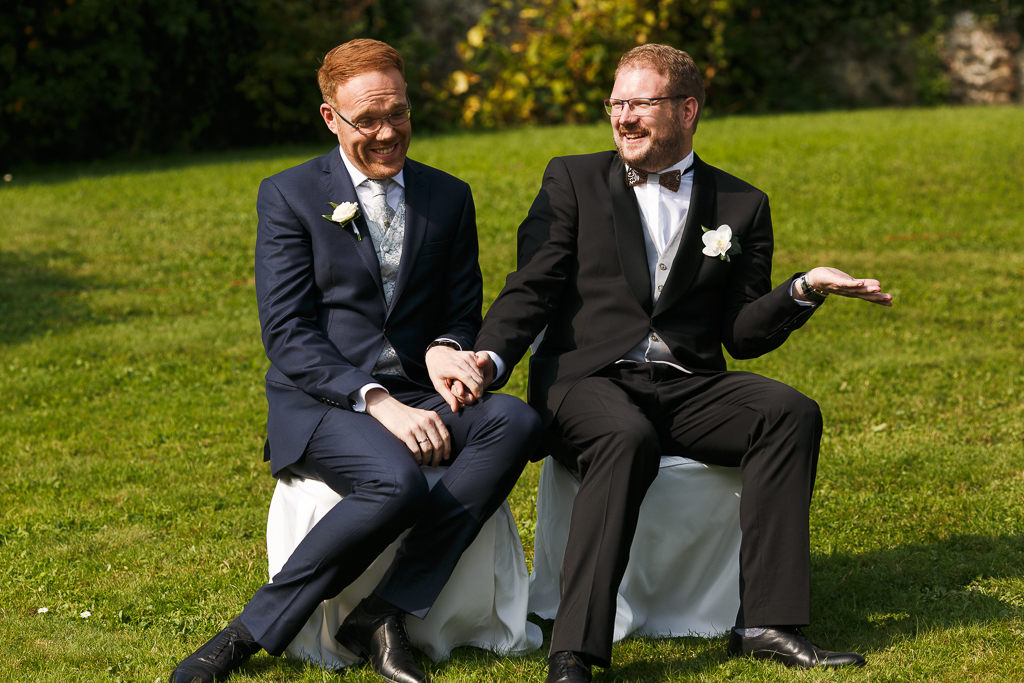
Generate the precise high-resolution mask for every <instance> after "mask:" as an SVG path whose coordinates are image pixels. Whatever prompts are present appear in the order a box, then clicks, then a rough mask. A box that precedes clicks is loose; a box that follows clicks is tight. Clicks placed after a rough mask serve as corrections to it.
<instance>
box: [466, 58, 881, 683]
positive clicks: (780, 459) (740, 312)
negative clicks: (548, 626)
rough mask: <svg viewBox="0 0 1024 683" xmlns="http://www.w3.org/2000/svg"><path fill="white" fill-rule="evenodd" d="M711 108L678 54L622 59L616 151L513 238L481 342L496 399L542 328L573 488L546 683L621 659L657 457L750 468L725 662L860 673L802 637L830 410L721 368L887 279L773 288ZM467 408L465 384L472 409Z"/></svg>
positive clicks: (755, 219) (559, 442)
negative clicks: (618, 629) (715, 148)
mask: <svg viewBox="0 0 1024 683" xmlns="http://www.w3.org/2000/svg"><path fill="white" fill-rule="evenodd" d="M703 102H704V87H703V83H702V79H701V74H700V72H699V70H698V69H697V66H696V65H695V64H694V62H693V60H692V59H691V58H690V56H689V55H687V54H686V53H685V52H681V51H679V50H676V49H674V48H672V47H668V46H665V45H644V46H640V47H637V48H635V49H633V50H631V51H630V52H628V53H627V54H625V55H624V56H623V57H622V59H621V61H620V62H619V65H618V68H617V70H616V73H615V84H614V87H613V89H612V93H611V98H610V99H608V100H605V107H606V109H607V111H608V114H609V115H610V116H611V123H612V130H613V134H614V139H615V146H616V149H617V152H602V153H598V154H589V155H582V156H571V157H562V158H556V159H553V160H552V161H551V162H550V164H549V165H548V167H547V170H546V171H545V173H544V180H543V185H542V187H541V190H540V193H539V194H538V195H537V198H536V200H535V201H534V203H533V206H532V207H531V209H530V212H529V215H528V216H527V218H526V220H525V221H524V222H523V223H522V225H521V226H520V227H519V237H518V246H519V254H518V269H517V270H516V272H514V273H512V274H511V275H509V277H508V280H507V283H506V285H505V287H504V289H503V290H502V291H501V293H500V294H499V296H498V298H497V299H496V300H495V302H494V304H493V305H492V306H491V308H490V310H489V311H488V313H487V316H486V318H485V320H484V325H483V327H482V328H481V331H480V334H479V335H478V336H477V340H476V349H478V354H479V355H478V358H479V359H480V362H481V363H482V364H483V368H484V370H485V374H486V377H485V385H486V382H487V381H488V380H489V379H490V378H491V377H492V376H493V377H495V380H496V381H495V385H498V386H500V385H501V384H502V383H503V382H505V381H507V378H508V375H509V371H510V369H511V368H512V367H514V366H515V364H516V362H517V361H518V360H519V359H520V358H521V357H522V356H523V354H524V353H525V351H526V349H527V347H528V346H529V345H530V344H531V342H533V340H534V338H535V337H537V336H538V335H540V334H541V332H542V330H545V328H546V332H545V333H544V336H543V339H542V341H541V343H540V345H539V347H538V348H537V351H536V353H535V354H534V356H533V358H532V360H531V362H530V386H529V399H530V403H531V405H532V406H533V407H534V408H536V409H537V411H538V412H539V413H540V415H541V418H542V420H543V422H544V425H545V428H546V429H545V434H544V447H545V449H546V450H547V452H548V453H550V454H551V455H552V456H553V457H555V458H556V459H557V460H558V461H559V462H561V463H562V464H563V465H564V466H565V467H567V468H568V469H569V470H570V471H572V472H573V473H574V474H575V475H576V476H577V478H578V479H579V481H580V488H579V493H578V494H577V496H576V500H575V504H574V507H573V512H572V517H571V521H570V527H569V540H568V544H567V546H566V549H565V555H564V557H563V561H562V574H561V600H560V604H559V608H558V612H557V615H556V617H555V623H554V630H553V633H552V638H551V653H550V656H549V660H548V664H549V669H548V678H547V680H548V683H555V682H566V683H569V682H571V683H580V682H586V681H590V680H591V672H590V666H591V664H596V665H599V666H603V667H607V666H608V665H609V660H610V657H611V646H612V633H613V627H614V622H615V607H616V593H617V590H618V587H619V583H620V582H621V580H622V576H623V573H624V572H625V568H626V564H627V561H628V559H629V550H630V545H631V543H632V540H633V534H634V531H635V529H636V523H637V517H638V513H639V509H640V504H641V502H642V501H643V498H644V495H645V494H646V491H647V489H648V487H649V486H650V484H651V482H652V481H653V480H654V478H655V476H656V475H657V474H658V466H659V463H660V458H661V456H662V455H666V456H667V455H681V456H686V457H688V458H692V459H694V460H698V461H700V462H704V463H709V464H714V465H721V466H726V467H739V468H740V469H741V473H742V475H741V476H742V482H743V495H742V501H741V503H740V525H741V529H742V542H741V551H740V572H741V573H740V585H739V592H740V598H741V602H740V609H739V612H738V614H737V616H736V625H735V628H734V629H733V630H732V633H731V635H730V638H729V643H728V652H729V654H730V655H747V656H752V657H756V658H764V659H775V660H778V661H781V662H783V663H785V664H787V665H790V666H797V667H807V668H809V667H815V666H824V667H840V666H847V665H853V666H862V665H863V664H864V659H863V657H861V656H860V655H858V654H855V653H839V652H828V651H825V650H821V649H819V648H817V647H816V646H815V645H813V644H812V643H811V642H810V641H809V640H807V638H806V637H805V636H804V635H803V634H802V632H801V631H800V627H801V626H803V625H806V624H808V623H809V622H810V534H809V529H808V525H809V512H808V507H809V504H810V501H811V493H812V490H813V486H814V477H815V470H816V465H817V458H818V442H819V439H820V436H821V429H822V419H821V413H820V412H819V410H818V405H817V404H816V403H815V402H814V401H812V400H811V399H809V398H807V397H805V396H803V395H802V394H800V393H799V392H797V391H796V390H794V389H792V388H791V387H788V386H786V385H784V384H781V383H779V382H776V381H773V380H770V379H767V378H765V377H761V376H759V375H755V374H752V373H749V372H734V371H733V372H730V371H727V370H726V361H725V358H724V356H723V353H722V347H723V346H724V347H725V349H726V350H728V351H729V353H730V354H731V355H732V357H733V358H754V357H757V356H760V355H762V354H764V353H767V352H768V351H771V350H773V349H775V348H778V347H779V346H780V345H781V344H782V343H783V342H784V341H785V340H786V338H787V337H788V336H789V334H790V333H791V332H793V330H795V329H797V328H798V327H800V326H801V325H803V324H804V323H805V322H806V321H807V320H808V318H810V316H811V315H812V314H813V313H814V311H815V310H816V309H817V308H818V307H819V306H820V305H821V304H822V302H824V300H825V298H826V297H827V296H828V295H829V294H838V295H841V296H847V297H855V298H860V299H864V300H866V301H870V302H874V303H877V304H881V305H884V306H889V305H891V302H892V297H891V296H890V295H889V294H885V293H882V292H881V288H880V285H879V283H878V281H877V280H870V279H856V278H853V277H850V276H849V275H847V274H845V273H843V272H841V271H839V270H836V269H834V268H826V267H818V268H813V269H811V270H809V271H808V272H806V273H797V274H795V275H793V276H792V277H790V278H788V279H787V280H786V281H785V282H783V283H782V284H781V285H779V286H778V287H775V288H774V289H773V288H772V287H771V270H772V269H771V259H772V225H771V217H770V213H769V209H768V199H767V197H766V196H765V194H764V193H763V192H761V191H759V190H757V189H756V188H754V187H751V186H750V185H748V184H747V183H745V182H743V181H741V180H739V179H737V178H734V177H733V176H730V175H728V174H726V173H724V172H722V171H720V170H719V169H717V168H714V167H712V166H709V165H708V164H706V163H704V162H703V161H701V160H700V159H699V158H697V156H696V155H695V154H694V153H693V136H694V131H695V130H696V127H697V122H698V120H699V118H700V112H701V109H702V107H703ZM485 352H486V356H487V357H488V358H490V359H492V360H493V361H494V362H493V365H492V364H491V361H489V360H488V361H485V360H484V358H485ZM492 373H493V375H492ZM454 379H457V378H455V377H452V378H448V380H449V381H453V380H454ZM475 394H476V392H474V393H473V394H470V393H468V391H465V390H461V396H462V400H463V401H465V402H472V401H473V400H474V399H475ZM666 532H669V533H670V532H671V530H669V529H666Z"/></svg>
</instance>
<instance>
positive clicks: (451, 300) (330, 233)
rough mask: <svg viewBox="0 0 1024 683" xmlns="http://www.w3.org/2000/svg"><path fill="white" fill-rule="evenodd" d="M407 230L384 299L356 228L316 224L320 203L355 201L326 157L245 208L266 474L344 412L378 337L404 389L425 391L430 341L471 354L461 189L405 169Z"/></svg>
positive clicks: (466, 209)
mask: <svg viewBox="0 0 1024 683" xmlns="http://www.w3.org/2000/svg"><path fill="white" fill-rule="evenodd" d="M404 176H405V186H406V187H405V202H406V226H405V241H404V243H403V246H402V261H401V265H400V266H399V271H398V278H397V283H396V286H395V292H394V295H393V297H392V300H391V305H390V306H387V305H386V304H385V301H384V290H383V286H382V285H381V279H380V263H379V261H378V260H377V255H376V253H375V252H374V249H373V242H372V240H371V239H370V236H369V230H368V229H367V227H366V223H365V220H364V219H363V218H362V217H361V216H360V217H359V218H356V219H355V225H356V227H358V229H359V232H360V233H361V234H362V237H363V239H362V240H361V241H360V240H358V239H357V238H356V234H355V232H354V230H353V228H352V226H351V225H348V226H345V227H342V226H340V225H339V224H337V223H333V222H331V221H329V220H328V219H326V218H324V217H323V215H324V214H327V215H330V214H331V213H332V212H333V209H332V208H331V206H330V205H329V202H334V203H336V204H341V203H342V202H357V199H356V192H355V188H354V187H353V186H352V180H351V179H350V178H349V175H348V171H347V169H346V168H345V164H344V162H343V161H342V159H341V152H340V150H339V149H338V148H335V149H334V150H333V151H331V152H330V153H329V154H326V155H324V156H322V157H318V158H316V159H312V160H310V161H307V162H306V163H304V164H301V165H299V166H296V167H294V168H290V169H287V170H285V171H282V172H281V173H278V174H277V175H274V176H272V177H270V178H267V179H266V180H264V181H263V183H262V184H261V185H260V190H259V198H258V199H257V202H256V209H257V212H258V214H259V227H258V229H257V238H256V297H257V302H258V304H259V313H260V325H261V327H262V330H263V345H264V347H265V349H266V352H267V357H268V358H269V359H270V363H271V365H270V370H269V371H268V372H267V378H266V386H267V402H268V404H269V413H268V419H267V446H266V449H265V456H266V459H268V460H270V461H271V470H272V471H273V473H274V474H275V475H276V474H277V473H278V472H279V471H280V470H281V469H283V468H284V467H287V466H288V465H290V464H292V463H294V462H295V461H297V460H298V459H299V458H300V457H301V456H302V453H303V451H304V450H305V447H306V443H307V442H308V441H309V437H310V436H311V435H312V434H313V431H314V430H315V429H316V427H317V425H318V424H319V423H320V420H321V419H322V418H323V416H324V414H325V413H326V412H327V411H328V410H329V409H330V408H331V407H332V406H336V407H338V408H343V409H346V410H348V409H351V405H350V403H349V398H348V397H349V394H351V393H352V392H354V391H356V390H358V389H359V388H360V387H362V386H364V385H366V384H368V383H370V382H373V381H374V380H373V378H372V377H371V376H370V371H371V370H372V368H373V365H374V363H375V362H376V361H377V357H378V355H379V354H380V351H381V349H382V348H383V346H384V339H385V338H387V339H388V340H390V342H391V344H392V346H394V348H395V350H396V351H397V352H398V356H399V358H400V359H401V362H402V367H403V368H404V369H405V371H406V373H407V374H408V375H409V377H410V379H412V380H413V381H414V382H416V383H418V384H421V385H422V386H423V387H424V388H427V389H430V388H431V383H430V379H429V378H428V376H427V370H426V366H425V363H424V355H425V352H426V349H427V346H428V345H429V344H430V342H431V341H433V340H434V339H436V338H438V337H447V338H449V339H453V340H455V341H457V342H458V343H459V344H461V345H462V347H463V348H466V349H469V348H472V345H473V340H474V339H475V337H476V332H477V330H478V329H479V328H480V307H481V304H482V299H483V290H482V280H481V277H480V268H479V265H478V262H477V257H478V247H477V234H476V213H475V210H474V207H473V197H472V194H471V193H470V189H469V186H468V185H467V184H466V183H464V182H462V181H461V180H459V179H457V178H454V177H452V176H450V175H448V174H446V173H443V172H441V171H438V170H436V169H433V168H430V167H429V166H424V165H423V164H420V163H417V162H415V161H412V160H411V159H409V160H406V163H405V169H404Z"/></svg>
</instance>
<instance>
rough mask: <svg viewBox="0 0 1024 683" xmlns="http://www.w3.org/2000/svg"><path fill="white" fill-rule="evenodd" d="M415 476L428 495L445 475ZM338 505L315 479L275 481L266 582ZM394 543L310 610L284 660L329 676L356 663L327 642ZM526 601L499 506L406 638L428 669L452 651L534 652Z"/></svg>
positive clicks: (504, 510)
mask: <svg viewBox="0 0 1024 683" xmlns="http://www.w3.org/2000/svg"><path fill="white" fill-rule="evenodd" d="M422 469H423V473H424V474H425V475H426V477H427V483H428V484H429V485H430V486H431V487H433V486H434V484H436V483H437V482H438V481H439V480H440V479H441V476H442V475H443V474H444V472H445V470H444V469H443V468H436V469H435V468H430V467H424V468H422ZM340 500H341V496H339V495H338V494H337V493H335V492H334V491H333V490H332V489H331V488H330V487H329V486H327V484H324V483H323V482H321V481H317V480H315V479H300V478H291V479H281V480H278V482H277V488H276V489H275V490H274V498H273V500H272V501H271V502H270V515H269V517H268V519H267V560H268V564H269V565H270V567H269V568H270V576H271V577H273V576H274V575H275V574H277V573H278V572H279V571H280V570H281V567H282V566H284V563H285V562H286V561H287V559H288V557H289V556H290V555H291V553H292V551H294V550H295V548H296V547H297V546H298V544H299V542H300V541H301V540H302V539H303V537H305V535H306V534H307V533H309V530H310V529H312V528H313V526H314V525H315V524H316V523H317V522H318V521H319V520H320V519H321V518H322V517H323V516H324V515H325V514H327V512H328V511H329V510H330V509H331V508H332V507H334V506H335V505H336V504H337V503H338V502H339V501H340ZM404 536H405V534H402V537H404ZM399 540H401V537H400V538H399ZM399 540H396V541H395V542H394V543H392V544H391V545H390V546H389V547H388V548H387V550H385V551H384V552H383V553H382V554H381V555H380V556H379V557H378V558H377V559H376V560H375V561H374V562H373V564H371V565H370V566H369V567H368V568H367V570H366V571H365V572H363V574H362V575H361V576H360V577H359V578H358V579H356V580H355V581H354V582H353V583H352V584H350V585H349V586H348V587H347V588H346V589H345V590H343V591H342V592H341V593H340V594H339V595H338V596H337V597H334V598H331V599H330V600H325V601H324V602H323V603H321V604H320V606H319V607H317V608H316V611H315V612H314V613H313V615H312V616H311V617H310V618H309V621H307V622H306V625H305V626H304V627H303V628H302V631H301V632H299V635H297V636H296V637H295V640H293V641H292V642H291V644H289V645H288V648H287V649H286V650H285V653H286V654H287V655H288V656H289V657H294V658H298V659H303V660H307V661H311V662H315V663H318V664H320V665H321V666H323V667H325V668H329V669H340V668H343V667H346V666H348V665H350V664H352V663H354V662H356V661H358V660H359V658H358V657H356V656H355V655H354V654H352V653H351V652H349V651H348V650H346V649H345V648H343V647H342V646H341V645H340V644H339V643H338V642H337V641H336V640H335V639H334V634H335V633H337V632H338V628H339V627H340V626H341V622H342V621H344V619H345V617H346V616H348V613H349V612H351V611H352V610H353V609H354V608H355V606H356V604H358V603H359V601H360V600H362V599H363V598H364V597H366V596H367V595H369V594H370V591H372V590H373V589H374V588H375V587H376V586H377V583H379V582H380V579H381V577H383V576H384V572H385V571H387V568H388V567H389V566H390V565H391V561H392V560H393V559H394V557H395V553H396V552H397V550H398V543H399ZM528 594H529V578H528V576H527V573H526V560H525V558H524V555H523V546H522V543H521V541H520V540H519V531H518V530H517V529H516V524H515V520H514V519H513V518H512V511H511V510H510V509H509V506H508V502H507V501H506V502H504V503H502V505H501V507H500V508H498V510H497V512H495V513H494V515H492V516H491V518H490V519H489V520H487V522H486V523H485V524H484V526H483V528H482V529H481V530H480V534H479V535H478V536H477V538H476V540H474V541H473V543H472V545H470V546H469V548H467V549H466V551H465V552H464V553H463V554H462V558H461V559H460V560H459V563H458V564H457V565H456V567H455V571H454V573H453V574H452V576H451V578H450V579H449V581H448V584H447V585H446V586H445V588H444V590H442V591H441V595H440V596H438V598H437V601H436V602H435V603H434V605H433V607H431V609H430V612H429V613H428V614H427V618H426V619H423V620H420V619H417V618H415V617H411V616H410V617H408V618H407V621H406V623H407V625H408V628H409V638H410V640H411V641H412V644H413V645H414V646H415V647H416V648H418V649H420V650H422V651H423V652H424V653H425V654H426V655H427V656H428V657H430V658H431V659H433V660H434V661H439V660H442V659H447V658H448V656H449V655H450V653H451V651H452V649H453V648H456V647H459V646H462V645H471V646H474V647H479V648H484V649H487V650H493V651H495V652H498V653H501V654H522V653H525V652H529V651H531V650H535V649H537V648H538V647H540V645H541V643H542V642H543V636H542V634H541V631H540V628H539V627H538V626H537V625H536V624H531V623H529V622H528V621H526V614H527V611H526V610H527V602H528Z"/></svg>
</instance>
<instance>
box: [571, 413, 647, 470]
mask: <svg viewBox="0 0 1024 683" xmlns="http://www.w3.org/2000/svg"><path fill="white" fill-rule="evenodd" d="M578 462H579V464H580V468H579V469H580V473H581V474H583V475H584V476H585V475H586V473H587V472H588V471H593V470H594V469H595V468H597V469H602V470H607V471H608V472H616V473H619V474H616V475H615V476H620V475H622V474H624V473H625V472H632V473H633V474H631V475H626V476H627V478H629V479H632V478H633V476H635V475H639V476H640V477H641V478H642V479H644V480H652V481H653V479H654V477H655V476H657V473H658V466H659V465H660V462H661V442H660V440H659V438H658V432H657V431H656V430H655V428H654V425H652V424H651V423H650V421H648V420H645V419H612V418H609V429H608V431H606V432H605V433H604V434H602V435H601V436H600V437H599V438H597V439H596V440H595V441H594V442H593V445H592V447H591V448H585V449H584V450H583V452H582V453H581V454H580V460H579V461H578Z"/></svg>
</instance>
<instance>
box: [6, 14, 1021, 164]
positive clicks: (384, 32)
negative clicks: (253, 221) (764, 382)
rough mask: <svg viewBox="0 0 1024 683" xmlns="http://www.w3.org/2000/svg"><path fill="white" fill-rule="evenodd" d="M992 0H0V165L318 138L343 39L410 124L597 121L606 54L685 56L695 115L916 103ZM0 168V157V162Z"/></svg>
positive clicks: (606, 81)
mask: <svg viewBox="0 0 1024 683" xmlns="http://www.w3.org/2000/svg"><path fill="white" fill-rule="evenodd" d="M963 9H970V10H972V11H974V12H976V13H978V14H981V15H982V16H984V17H986V18H987V19H988V20H989V21H993V22H997V23H1001V24H1002V25H1003V26H1004V27H1007V28H1017V29H1018V30H1020V28H1021V17H1022V13H1024V7H1022V6H1021V4H1020V3H1009V2H1005V0H956V1H955V2H954V1H953V0H890V1H888V2H886V1H883V0H790V1H788V2H784V3H768V2H763V1H762V0H344V1H343V2H337V1H326V0H207V1H205V2H202V1H200V0H118V1H117V2H111V1H110V0H6V2H4V3H2V4H0V160H2V162H3V165H4V166H9V165H11V164H18V163H25V162H48V161H54V160H62V161H67V160H76V159H89V158H97V157H104V156H110V155H119V154H120V155H125V154H127V155H129V156H130V155H132V154H134V153H136V152H140V151H148V152H166V151H181V150H189V149H210V148H223V147H240V146H252V145H265V144H272V143H282V142H312V141H315V140H321V141H328V140H329V139H330V138H329V136H328V133H327V131H326V129H325V128H324V127H323V126H322V125H320V124H319V123H318V122H317V109H318V107H319V104H320V93H319V90H318V88H317V85H316V79H315V72H316V69H317V67H318V66H319V61H320V59H321V58H322V56H323V55H324V54H325V53H326V52H327V51H328V50H330V49H331V48H333V47H334V46H336V45H338V44H340V43H342V42H344V41H346V40H349V39H351V38H354V37H371V38H377V39H379V40H384V41H385V42H388V43H390V44H392V45H394V46H395V47H396V48H398V50H399V51H400V52H401V53H402V54H403V56H404V57H405V60H406V65H407V68H406V79H407V81H408V83H409V89H410V94H411V97H412V101H413V106H414V109H415V111H416V113H415V116H416V126H417V129H419V130H422V129H424V128H435V129H437V128H442V129H443V128H451V127H458V126H472V127H487V128H496V127H504V126H512V125H518V124H522V123H556V122H574V123H579V122H586V121H591V120H596V119H599V118H602V117H603V116H604V114H603V113H602V109H601V106H600V101H601V100H602V99H603V98H604V97H607V95H608V92H609V91H610V89H611V85H612V74H613V72H614V70H615V64H616V62H617V61H618V58H619V56H620V55H621V54H622V53H623V52H624V51H626V50H628V49H629V48H630V47H632V46H634V45H637V44H640V43H644V42H664V43H669V44H671V45H676V46H679V47H681V48H683V49H686V50H687V51H689V52H690V53H691V54H692V55H693V56H694V58H695V59H696V60H697V62H698V64H700V65H701V67H702V68H703V69H704V75H705V81H706V84H707V88H708V112H709V113H712V114H715V113H729V112H761V111H779V110H812V109H825V108H835V107H857V106H878V105H906V104H933V103H938V102H941V101H943V100H944V99H945V98H946V95H947V93H948V87H947V84H946V82H945V79H944V77H943V75H942V71H941V63H940V61H939V59H938V54H937V51H936V41H935V38H936V36H937V35H938V33H939V32H940V31H941V30H943V29H944V28H945V27H946V26H948V25H949V23H950V17H951V16H953V14H954V13H955V12H957V11H960V10H963ZM5 170H7V169H6V168H0V172H3V171H5Z"/></svg>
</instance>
